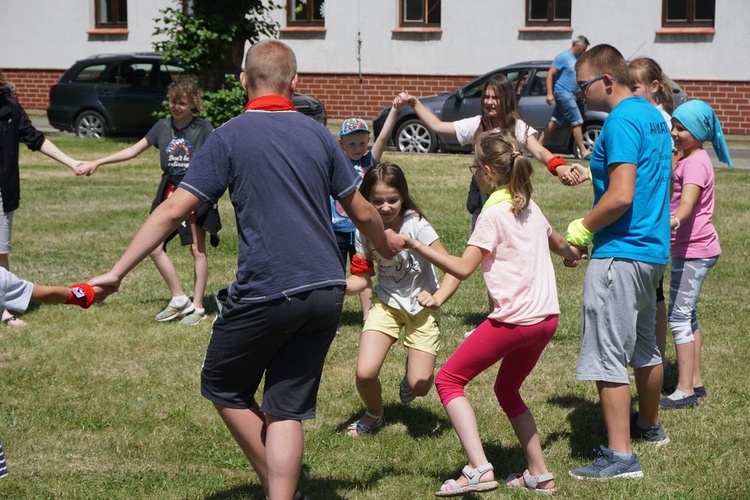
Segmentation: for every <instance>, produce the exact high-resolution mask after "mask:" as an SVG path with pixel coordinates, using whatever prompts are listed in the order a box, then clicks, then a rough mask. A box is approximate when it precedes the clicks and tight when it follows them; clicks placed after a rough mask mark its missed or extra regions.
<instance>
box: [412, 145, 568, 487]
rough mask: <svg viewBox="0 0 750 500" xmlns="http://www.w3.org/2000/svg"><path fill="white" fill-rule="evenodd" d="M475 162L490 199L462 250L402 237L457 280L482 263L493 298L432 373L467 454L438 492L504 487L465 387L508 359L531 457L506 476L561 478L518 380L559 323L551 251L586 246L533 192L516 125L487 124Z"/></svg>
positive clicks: (531, 480)
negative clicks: (547, 213) (551, 219)
mask: <svg viewBox="0 0 750 500" xmlns="http://www.w3.org/2000/svg"><path fill="white" fill-rule="evenodd" d="M469 169H470V171H471V173H472V176H473V178H474V179H475V180H476V182H477V183H478V184H479V187H480V188H481V189H482V191H483V192H484V193H486V194H488V195H489V198H488V199H487V202H486V203H485V205H484V207H483V208H482V212H481V214H480V215H479V218H478V219H477V225H476V228H475V229H474V232H473V233H472V235H471V238H470V239H469V242H468V244H467V247H466V250H465V251H464V254H463V256H461V257H457V256H452V255H447V254H445V253H442V252H437V251H435V250H434V249H433V248H430V247H429V246H427V245H425V244H424V243H422V242H420V241H418V240H416V239H410V238H404V239H405V245H406V247H408V248H412V249H414V250H416V251H417V252H419V253H420V254H422V255H423V256H424V257H426V258H427V259H428V260H429V261H430V262H432V263H433V264H435V265H436V266H438V267H439V268H441V269H442V270H444V271H445V272H447V273H450V274H452V275H454V276H455V277H456V278H458V279H460V280H465V279H468V278H469V277H470V276H471V275H472V274H473V272H474V270H475V269H476V268H477V266H479V265H480V264H481V265H482V272H483V276H484V282H485V285H486V286H487V290H488V292H489V295H490V297H491V299H492V304H493V308H492V310H491V312H490V314H489V316H488V318H487V319H486V320H485V321H484V322H483V323H482V324H480V325H479V326H478V327H477V328H476V329H475V330H474V332H473V333H472V334H471V336H469V337H468V338H467V339H466V340H464V342H463V343H462V344H461V345H460V346H459V347H458V349H457V350H456V352H454V353H453V354H452V355H451V357H450V358H449V359H448V361H446V363H445V364H444V365H443V367H442V368H441V369H440V370H439V371H438V373H437V376H436V378H435V385H436V387H437V391H438V394H439V395H440V401H441V402H442V403H443V406H444V407H445V410H446V411H447V413H448V416H449V417H450V420H451V423H452V424H453V427H454V429H455V430H456V434H458V438H459V440H460V441H461V446H462V447H463V449H464V451H465V452H466V455H467V458H468V461H469V463H468V465H466V466H465V467H464V468H463V474H462V476H461V477H460V478H458V479H449V480H447V481H446V482H445V483H443V485H442V486H441V488H440V491H438V492H437V493H435V495H437V496H439V497H450V496H459V495H464V494H467V493H472V492H483V491H490V490H494V489H496V488H497V487H498V482H497V481H496V480H495V476H494V473H493V466H492V464H490V463H488V461H487V456H486V455H485V452H484V448H483V447H482V441H481V439H480V437H479V429H478V427H477V421H476V417H475V415H474V410H473V408H472V406H471V404H470V403H469V401H468V400H467V399H466V395H465V394H464V387H465V386H466V385H467V384H468V383H469V382H470V381H471V380H472V379H474V378H475V377H476V376H477V375H479V374H480V373H482V372H483V371H484V370H486V369H488V368H489V367H491V366H492V365H494V364H495V363H496V362H497V361H499V360H501V359H502V360H503V361H502V363H501V364H500V367H499V369H498V374H497V378H496V379H495V396H496V397H497V400H498V402H499V403H500V407H501V408H502V409H503V411H504V412H505V414H506V416H507V417H508V419H509V420H510V423H511V425H512V426H513V430H514V431H515V433H516V436H517V437H518V441H519V442H520V444H521V447H522V449H523V452H524V455H525V457H526V461H527V464H528V465H527V467H528V469H527V470H525V471H524V472H523V473H519V474H513V475H511V476H510V477H509V478H508V479H507V480H506V485H507V486H508V487H511V488H521V489H526V490H531V491H536V492H542V493H552V492H554V491H555V490H556V486H555V479H554V476H553V475H552V473H550V472H549V471H548V470H547V466H546V464H545V461H544V455H543V453H542V446H541V444H540V441H539V435H538V434H537V428H536V423H535V422H534V417H533V416H532V414H531V411H530V410H529V409H528V407H527V406H526V404H525V403H524V401H523V399H522V398H521V395H520V393H519V389H520V388H521V385H522V384H523V382H524V380H525V379H526V377H527V376H528V375H529V373H531V370H532V369H533V368H534V366H535V365H536V363H537V360H538V359H539V356H540V355H541V354H542V351H543V350H544V348H545V346H546V345H547V343H548V342H549V341H550V339H551V338H552V336H553V335H554V333H555V330H556V329H557V320H558V315H559V314H560V308H559V305H558V299H557V288H556V285H555V273H554V269H553V267H552V262H551V260H550V250H551V251H553V252H555V253H556V254H558V255H561V256H562V257H563V259H564V262H565V264H566V265H568V266H575V265H577V263H578V260H579V259H580V258H581V257H582V255H581V254H580V253H579V251H578V250H577V249H575V248H573V247H571V245H570V244H569V243H568V242H566V241H565V239H564V238H563V237H562V236H560V235H559V234H557V233H556V232H555V231H553V230H552V228H551V227H550V225H549V223H548V222H547V219H546V218H545V217H544V214H542V212H541V210H540V209H539V207H538V206H537V205H536V203H534V202H533V201H532V200H531V193H532V185H531V177H532V173H533V167H532V166H531V163H529V161H528V160H527V159H526V158H525V157H524V155H523V151H522V149H521V145H520V144H519V142H518V141H517V140H516V139H515V138H514V137H513V136H512V135H511V134H510V133H508V132H483V133H482V134H481V135H480V136H479V137H478V138H477V141H476V142H475V145H474V163H473V164H472V165H471V166H470V167H469Z"/></svg>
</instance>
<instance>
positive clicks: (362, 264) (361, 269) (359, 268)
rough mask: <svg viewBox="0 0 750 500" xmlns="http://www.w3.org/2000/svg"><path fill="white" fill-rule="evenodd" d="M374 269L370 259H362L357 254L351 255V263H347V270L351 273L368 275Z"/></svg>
mask: <svg viewBox="0 0 750 500" xmlns="http://www.w3.org/2000/svg"><path fill="white" fill-rule="evenodd" d="M374 270H375V266H374V265H373V263H372V261H371V260H367V259H363V258H362V257H360V256H359V255H355V256H354V257H352V263H351V264H350V265H349V272H350V273H352V274H366V275H368V276H370V275H371V274H372V272H373V271H374Z"/></svg>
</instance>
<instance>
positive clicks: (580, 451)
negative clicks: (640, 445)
mask: <svg viewBox="0 0 750 500" xmlns="http://www.w3.org/2000/svg"><path fill="white" fill-rule="evenodd" d="M548 402H549V403H550V404H553V405H556V406H559V407H561V408H570V409H572V411H571V412H570V413H568V422H569V423H570V433H568V432H555V433H552V434H550V435H549V436H547V438H546V440H545V443H544V444H543V445H542V448H546V447H547V446H548V445H549V444H550V443H551V442H554V441H557V440H559V439H563V438H565V437H568V439H569V440H570V454H571V456H572V457H574V458H581V459H587V458H591V457H592V456H593V453H592V450H594V449H595V448H596V447H597V446H599V445H600V444H604V443H606V442H607V430H606V428H605V426H604V417H603V416H602V409H601V405H600V404H599V402H598V401H597V402H592V401H588V400H586V399H584V398H582V397H581V396H579V395H576V394H567V395H564V396H555V397H552V398H550V399H549V400H548Z"/></svg>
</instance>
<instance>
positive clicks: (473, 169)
mask: <svg viewBox="0 0 750 500" xmlns="http://www.w3.org/2000/svg"><path fill="white" fill-rule="evenodd" d="M479 167H481V165H477V164H476V163H472V164H471V165H469V172H471V175H474V174H475V173H476V172H477V170H479Z"/></svg>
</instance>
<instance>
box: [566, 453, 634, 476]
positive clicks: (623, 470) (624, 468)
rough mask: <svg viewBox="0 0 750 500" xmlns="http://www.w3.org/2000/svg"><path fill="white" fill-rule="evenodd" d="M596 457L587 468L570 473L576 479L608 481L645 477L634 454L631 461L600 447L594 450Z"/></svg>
mask: <svg viewBox="0 0 750 500" xmlns="http://www.w3.org/2000/svg"><path fill="white" fill-rule="evenodd" d="M594 452H595V453H596V456H595V458H594V461H593V462H592V463H590V464H589V465H587V466H586V467H581V468H580V469H573V470H571V471H568V473H569V474H570V475H571V476H573V477H574V478H576V479H596V480H599V481H603V480H606V479H618V478H635V477H643V469H641V463H640V462H639V461H638V457H637V456H635V454H633V456H632V457H631V458H630V460H623V459H620V458H617V457H615V454H614V452H613V451H612V450H610V449H609V448H607V447H606V446H601V445H600V446H599V449H598V450H594Z"/></svg>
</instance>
